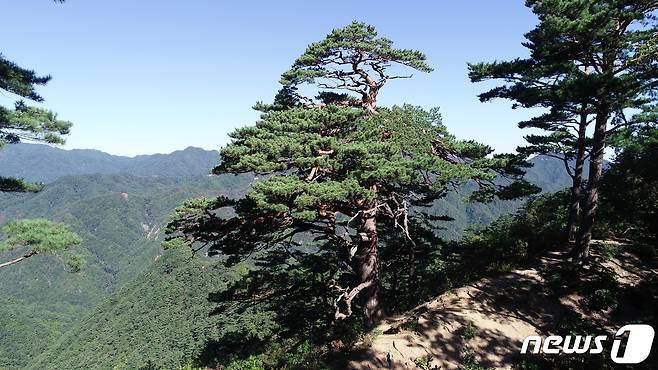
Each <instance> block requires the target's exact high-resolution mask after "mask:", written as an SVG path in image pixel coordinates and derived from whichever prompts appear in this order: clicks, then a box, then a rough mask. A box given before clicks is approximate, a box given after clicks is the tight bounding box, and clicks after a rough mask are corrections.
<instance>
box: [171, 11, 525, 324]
mask: <svg viewBox="0 0 658 370" xmlns="http://www.w3.org/2000/svg"><path fill="white" fill-rule="evenodd" d="M376 35H377V34H376V32H375V31H374V28H373V27H371V26H368V25H365V24H362V23H357V22H355V23H352V24H350V25H348V26H347V27H345V28H342V29H338V30H334V31H332V32H331V33H330V34H329V35H328V36H327V38H326V39H325V40H323V41H321V42H319V43H314V44H311V45H310V46H309V48H308V49H307V51H306V52H305V54H304V55H302V56H301V57H300V58H299V59H298V60H297V61H296V62H295V63H294V64H293V68H292V69H291V70H290V71H287V72H285V73H284V74H283V77H282V82H283V83H284V84H286V86H284V90H285V89H286V88H287V89H290V88H291V87H290V86H291V85H295V84H299V83H302V82H304V83H313V82H315V83H316V84H317V86H318V87H319V88H327V87H328V85H327V84H326V83H325V82H322V81H324V80H326V79H334V80H335V79H338V80H341V79H342V78H347V79H352V78H354V79H355V80H357V79H358V78H359V77H357V76H361V77H362V78H363V79H364V81H366V82H365V85H364V86H366V87H367V88H373V87H372V86H371V85H368V84H369V83H370V82H368V81H367V80H368V79H371V77H369V76H370V75H368V74H367V73H366V72H364V70H363V69H361V67H360V65H361V64H365V65H368V66H369V67H370V68H371V69H372V70H374V71H375V72H377V73H380V74H381V80H380V82H379V83H377V84H378V85H377V86H378V87H376V88H377V89H379V87H381V86H382V85H383V82H385V81H386V80H388V79H389V78H390V77H389V75H388V74H387V72H386V68H387V67H388V66H389V64H390V63H392V62H398V63H402V64H405V65H409V66H411V67H414V68H418V69H421V70H427V71H429V67H427V65H426V64H425V61H424V60H425V57H424V55H422V54H421V53H419V52H415V51H409V50H398V49H392V48H391V42H390V41H389V40H387V39H380V38H376V37H375V36H376ZM336 63H338V64H339V65H342V64H345V65H349V66H351V67H350V68H352V69H351V70H350V71H351V72H349V71H348V72H338V71H336V70H334V69H333V65H334V64H336ZM352 72H353V73H355V75H351V74H350V73H352ZM348 76H352V77H348ZM323 79H324V80H323ZM362 82H363V81H362ZM368 86H369V87H368ZM363 91H364V94H366V95H367V94H368V92H367V91H370V92H372V90H363ZM377 91H378V90H377ZM286 97H290V95H285V94H279V95H278V96H277V100H278V101H277V100H275V104H274V105H273V106H269V109H263V111H264V113H263V114H262V116H261V119H260V120H259V121H257V122H256V124H255V125H254V126H249V127H244V128H240V129H237V130H236V131H235V132H233V133H232V134H231V138H232V142H231V143H230V144H229V145H227V146H226V147H224V148H223V149H222V150H221V158H222V162H221V163H220V164H219V166H217V167H216V168H215V170H214V172H215V173H216V174H225V173H246V172H253V173H256V174H257V175H259V176H263V178H262V179H260V180H259V181H257V182H255V183H254V184H253V186H252V187H251V189H250V190H249V192H248V193H247V195H246V196H245V197H243V198H240V199H229V198H217V199H207V200H193V201H190V202H187V203H186V204H184V205H183V206H182V207H181V208H180V209H179V210H178V212H177V214H176V217H175V219H174V220H173V221H172V222H171V223H170V224H169V226H168V230H167V231H168V232H169V233H170V238H174V239H173V240H172V241H170V243H174V244H180V242H181V241H184V242H185V243H187V244H189V245H190V246H191V247H192V248H193V249H195V250H206V251H207V253H208V254H210V255H221V256H223V257H224V258H225V259H226V261H227V262H228V263H235V262H237V261H241V260H245V259H249V260H251V261H252V263H254V265H255V266H256V267H257V269H258V271H259V272H258V274H260V275H261V276H262V275H264V274H279V277H281V276H288V277H289V278H290V279H292V280H288V284H287V285H286V284H282V285H281V286H280V288H284V289H286V290H287V291H286V292H284V291H279V290H276V289H275V288H274V287H271V286H272V284H271V283H269V282H268V281H267V280H266V279H259V280H258V281H259V284H260V285H259V286H260V287H261V288H263V289H264V290H266V291H270V292H272V291H277V292H279V294H286V293H290V292H294V291H295V290H294V289H291V288H290V283H293V282H294V281H315V282H317V283H318V284H317V285H316V286H315V287H313V289H309V290H308V292H309V293H310V292H315V293H314V294H313V300H311V298H307V300H308V302H312V301H314V300H317V302H318V305H316V307H325V308H324V312H322V311H323V310H316V311H313V312H319V313H320V314H319V315H320V316H315V317H313V318H312V320H311V321H313V320H316V321H317V320H320V317H322V316H323V317H324V318H325V319H324V321H325V322H326V321H327V318H329V317H330V316H328V313H329V312H333V315H332V316H331V317H332V319H331V321H336V320H338V321H340V320H345V319H348V318H350V317H352V315H353V313H354V312H356V307H359V309H360V310H361V315H360V316H361V317H363V319H364V322H365V324H366V326H371V325H373V324H374V322H375V321H376V320H377V318H378V316H379V315H381V312H382V309H383V306H384V305H382V304H381V303H380V295H381V294H383V293H382V289H383V288H382V281H383V278H382V276H383V275H386V274H388V273H389V271H386V269H382V268H381V266H382V262H381V261H380V253H381V251H382V250H383V249H384V248H386V247H385V245H387V243H391V246H390V247H391V248H394V246H393V245H394V244H393V243H394V242H395V243H399V244H397V245H395V249H391V252H390V253H388V255H387V257H386V258H387V261H391V263H392V262H393V261H396V260H398V259H404V260H405V261H407V262H408V263H409V264H410V265H411V266H413V265H414V264H415V263H417V262H416V261H415V257H414V256H415V253H416V248H418V249H419V250H421V249H423V248H422V247H420V246H419V244H422V243H423V239H425V238H426V237H427V236H429V235H432V233H433V232H432V229H431V227H429V226H428V225H429V224H427V222H426V221H427V220H428V216H427V215H425V214H424V213H423V211H422V209H423V207H427V206H429V205H431V204H432V202H433V201H434V200H436V199H439V198H441V197H443V196H445V194H446V193H447V192H448V191H451V190H455V189H457V188H458V187H459V186H461V185H463V184H465V183H467V182H473V183H476V184H478V186H479V188H480V189H479V191H478V192H476V193H475V194H474V197H480V198H490V197H492V196H493V195H494V194H495V193H496V192H498V191H500V190H503V188H504V189H505V190H506V191H507V192H506V193H505V194H506V195H507V196H510V197H511V196H512V195H513V193H514V192H518V191H527V190H529V188H531V187H529V186H527V184H526V185H525V186H519V185H518V183H514V186H508V187H504V186H503V185H501V183H500V182H499V181H497V174H503V173H504V174H507V175H510V176H520V175H522V174H523V171H522V170H521V169H520V166H522V165H525V163H524V162H522V161H520V160H519V159H518V158H517V157H515V156H506V155H496V156H491V152H492V149H491V148H490V147H488V146H486V145H483V144H479V143H476V142H474V141H463V140H457V139H456V138H455V137H454V136H453V135H451V134H450V133H448V131H447V129H446V127H445V125H444V124H443V123H442V120H441V116H440V114H439V111H438V109H436V108H435V109H431V110H424V109H422V108H419V107H415V106H412V105H402V106H394V107H391V108H382V107H376V105H375V104H374V101H373V102H372V103H373V104H370V103H369V101H367V100H362V102H361V103H360V104H356V105H348V104H344V97H345V96H342V97H341V96H337V95H335V94H329V95H327V94H325V95H324V97H325V101H329V102H330V103H328V104H322V105H307V104H284V103H282V102H285V101H286V99H283V98H286ZM364 99H365V95H364ZM292 101H293V102H294V101H295V100H294V99H293V100H292ZM261 108H263V107H261ZM274 108H276V109H274ZM530 190H534V189H530ZM408 256H410V257H408ZM408 266H409V265H408ZM411 269H412V270H413V267H411ZM300 274H301V275H300ZM412 275H413V274H412ZM294 276H305V278H303V279H300V280H297V279H293V278H292V277H294ZM411 278H412V279H413V276H412V277H411ZM273 281H277V280H276V279H274V280H273ZM283 281H286V280H283ZM265 287H271V288H265ZM268 296H270V295H269V294H268ZM293 301H295V300H293Z"/></svg>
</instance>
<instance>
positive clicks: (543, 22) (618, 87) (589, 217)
mask: <svg viewBox="0 0 658 370" xmlns="http://www.w3.org/2000/svg"><path fill="white" fill-rule="evenodd" d="M526 4H527V6H529V7H530V8H531V9H532V11H533V12H534V13H535V14H537V16H538V17H539V24H538V25H537V26H536V27H535V29H533V30H532V31H530V32H529V33H528V34H526V38H527V40H528V41H527V42H526V43H524V45H525V46H526V47H528V48H529V49H530V51H531V56H530V57H529V58H527V59H523V60H519V59H517V60H514V61H511V62H502V63H499V62H494V63H489V64H476V65H471V66H470V68H471V74H470V76H471V79H472V80H473V81H480V80H484V79H491V78H498V79H503V80H505V81H507V82H508V84H507V85H504V86H500V87H497V88H495V89H492V90H490V91H489V92H486V93H484V94H482V95H481V99H482V100H488V99H491V98H495V97H500V98H509V99H512V100H515V101H516V102H517V103H518V104H519V105H521V106H525V107H537V106H541V107H546V108H548V109H549V113H547V114H545V115H542V116H539V117H536V118H534V119H532V120H530V121H528V122H523V123H521V124H520V126H521V127H535V128H541V129H544V130H547V131H548V132H549V133H548V134H547V135H543V136H537V135H530V136H528V137H527V138H528V141H529V142H530V144H531V145H530V146H529V147H525V148H521V151H523V152H526V153H541V154H546V153H548V151H549V150H557V151H559V152H561V156H562V158H563V159H564V160H565V164H566V161H567V160H569V159H574V160H575V163H576V165H575V168H574V170H573V171H570V169H569V168H568V167H567V171H570V175H572V177H573V185H572V198H571V206H570V215H569V220H570V221H569V235H570V239H574V234H575V229H576V228H575V225H576V221H577V220H578V213H579V212H578V210H579V198H580V188H581V183H582V172H583V164H584V162H585V160H586V159H587V154H586V151H587V148H588V147H591V149H590V150H589V151H590V155H589V157H590V163H591V165H590V172H589V175H588V177H587V192H586V197H585V201H584V207H583V208H584V210H583V215H582V222H581V224H580V228H579V230H578V235H577V243H576V246H575V247H574V253H573V254H574V255H575V256H576V257H577V258H579V259H582V258H586V257H587V256H588V255H589V243H590V240H591V237H592V228H593V225H594V215H595V213H596V206H597V203H598V184H599V181H600V178H601V174H602V170H603V155H604V150H605V146H606V137H607V136H608V135H609V134H610V133H611V132H613V131H615V130H618V129H619V128H622V127H628V126H633V125H640V124H643V123H645V122H646V118H647V117H649V115H647V114H636V115H634V116H633V117H631V118H630V119H627V115H628V114H632V113H629V112H632V111H633V110H641V111H645V112H646V111H652V110H654V109H655V106H654V105H653V102H654V101H653V99H654V97H655V92H656V77H657V76H658V68H657V65H656V61H657V58H656V55H657V54H658V53H657V51H656V46H655V45H656V38H657V37H658V31H657V29H656V17H655V14H654V13H655V11H656V9H658V3H656V2H655V1H651V0H605V1H598V0H529V1H527V2H526ZM590 117H591V118H590ZM591 123H594V130H593V131H594V132H593V137H592V139H591V141H590V140H588V139H587V138H586V133H587V128H588V126H589V125H590V124H591ZM570 130H571V131H572V132H569V131H570Z"/></svg>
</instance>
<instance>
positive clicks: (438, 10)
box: [0, 0, 536, 156]
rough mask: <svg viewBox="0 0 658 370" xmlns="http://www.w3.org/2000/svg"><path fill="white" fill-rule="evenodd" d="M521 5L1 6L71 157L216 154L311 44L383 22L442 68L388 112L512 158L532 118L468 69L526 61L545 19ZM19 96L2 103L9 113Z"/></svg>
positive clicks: (10, 53)
mask: <svg viewBox="0 0 658 370" xmlns="http://www.w3.org/2000/svg"><path fill="white" fill-rule="evenodd" d="M523 3H524V1H522V0H514V1H491V0H477V1H475V0H471V1H406V2H404V3H402V2H394V1H359V2H356V1H329V2H317V3H316V2H310V1H260V2H256V1H210V0H207V1H202V0H189V1H180V0H178V1H169V0H157V1H155V0H139V1H134V0H133V1H128V0H113V1H100V0H95V1H90V0H68V1H67V2H66V3H64V4H54V3H52V2H51V1H47V0H22V1H14V0H0V13H2V14H3V15H4V16H3V28H4V30H3V32H2V34H0V52H2V53H3V54H4V55H5V56H6V57H7V58H9V59H10V60H13V61H15V62H17V63H18V64H19V65H21V66H24V67H29V68H32V69H34V70H36V71H37V72H39V73H41V74H50V75H52V76H53V80H52V81H51V82H50V84H49V85H48V86H46V87H43V88H41V89H40V90H39V91H40V92H41V94H42V95H43V96H44V98H45V99H46V103H45V104H44V106H45V107H48V108H50V109H52V110H54V111H56V112H58V113H59V116H60V118H62V119H67V120H70V121H73V122H74V127H73V131H72V134H71V136H70V137H69V138H68V142H67V144H66V145H65V146H64V148H93V149H99V150H103V151H106V152H109V153H112V154H120V155H130V156H132V155H136V154H150V153H166V152H171V151H173V150H177V149H182V148H185V147H187V146H198V147H203V148H206V149H219V148H220V147H221V146H223V145H224V144H225V143H226V142H227V140H228V136H227V134H228V133H229V132H231V131H232V130H233V129H234V128H236V127H240V126H245V125H250V124H253V123H254V121H255V120H256V119H257V117H258V113H257V112H254V111H253V110H252V109H251V106H253V104H254V103H255V102H256V101H259V100H263V101H266V102H269V101H271V100H272V97H273V95H274V93H275V92H276V91H277V89H278V88H279V85H278V80H279V76H280V74H281V73H282V72H283V71H285V70H286V69H287V68H288V67H289V66H290V64H291V63H292V61H293V60H294V59H295V58H296V57H297V56H298V55H300V54H301V53H302V51H303V50H304V48H305V47H306V45H308V44H309V43H310V42H313V41H317V40H320V39H322V38H323V37H324V36H325V35H326V34H327V33H328V32H329V31H330V30H331V29H332V28H337V27H341V26H344V25H346V24H348V23H349V22H351V21H352V20H360V21H364V22H367V23H370V24H372V25H374V26H375V27H376V28H377V29H378V31H379V33H380V35H382V36H386V37H388V38H390V39H392V40H393V41H394V42H395V45H396V46H398V47H400V48H412V49H418V50H421V51H423V52H425V53H426V54H427V57H428V62H429V64H430V65H431V66H432V67H433V68H434V69H435V71H434V72H432V73H430V74H424V73H419V72H417V73H415V74H414V77H413V78H412V79H409V80H394V81H391V82H390V83H389V84H387V86H386V87H385V88H384V90H382V92H381V93H380V96H379V104H380V105H392V104H401V103H410V104H415V105H421V106H424V107H433V106H439V107H441V111H442V112H443V118H444V122H445V124H446V125H447V126H448V128H449V129H450V131H451V132H452V133H454V134H455V135H457V136H458V137H459V138H463V139H476V140H478V141H482V142H485V143H487V144H489V145H491V146H492V147H494V148H495V149H496V150H497V152H509V151H513V150H514V149H515V148H516V146H517V145H519V144H522V143H523V139H522V137H523V135H524V134H527V132H524V131H523V130H520V129H518V128H517V127H516V122H518V121H520V120H522V119H524V118H527V117H529V115H530V112H527V111H523V110H512V109H511V108H510V106H511V104H510V102H506V101H497V102H492V103H480V102H479V101H478V99H477V94H478V93H479V92H482V91H484V90H485V89H486V87H487V86H491V85H490V84H489V85H488V84H482V83H481V84H472V83H470V82H469V81H468V78H467V75H466V73H467V68H466V63H467V62H477V61H492V60H494V59H499V60H502V59H510V58H514V57H523V56H526V55H527V51H526V50H525V48H523V46H522V45H521V42H522V41H523V33H525V32H527V31H528V30H530V29H531V28H532V27H533V26H534V24H535V22H536V19H535V17H534V15H533V14H532V13H531V12H530V11H529V10H528V9H527V8H525V7H524V5H523ZM12 100H13V97H11V96H9V95H7V94H5V95H3V96H0V102H1V103H3V104H7V103H9V102H11V101H12Z"/></svg>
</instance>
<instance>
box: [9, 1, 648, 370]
mask: <svg viewBox="0 0 658 370" xmlns="http://www.w3.org/2000/svg"><path fill="white" fill-rule="evenodd" d="M60 6H61V5H60ZM526 6H527V7H528V8H529V10H530V11H531V12H532V13H533V14H534V16H535V17H536V19H537V23H536V25H535V26H534V28H532V29H531V30H529V31H528V32H527V33H525V34H524V35H523V36H524V40H525V41H524V43H523V46H524V48H525V49H526V50H527V52H528V54H527V56H519V57H517V58H514V59H510V60H502V61H501V60H495V61H465V62H468V75H467V76H464V77H465V78H468V79H469V80H470V81H471V82H472V83H474V86H477V87H478V88H481V90H480V93H479V95H478V96H477V98H479V100H480V101H481V102H482V103H486V102H489V101H491V100H496V99H501V100H503V101H506V102H509V103H511V106H512V108H513V109H517V108H518V109H523V110H527V111H528V112H530V114H531V115H532V117H530V118H528V119H525V120H523V121H521V122H510V123H509V124H510V125H517V126H518V128H519V129H521V130H526V131H527V132H528V134H527V135H526V136H525V137H524V138H525V142H526V143H525V144H524V145H522V146H519V147H518V148H517V149H516V151H515V152H513V153H498V152H496V151H495V150H494V149H493V148H492V147H491V146H489V145H488V144H487V143H480V142H477V141H475V140H470V139H464V138H458V137H457V136H455V135H454V134H452V133H451V132H449V130H448V125H447V124H446V122H444V118H443V116H442V114H441V113H440V111H439V108H437V107H424V106H418V105H414V96H413V95H411V96H407V97H406V98H405V99H406V100H405V101H397V102H396V103H395V104H393V105H390V106H385V105H383V104H381V103H380V101H381V99H380V98H381V96H384V95H386V94H387V92H388V91H389V90H391V89H394V88H395V87H393V84H392V83H391V82H392V81H394V80H397V81H396V82H395V84H396V85H395V86H397V85H401V84H404V83H405V81H406V80H408V79H410V78H423V76H424V75H425V74H427V73H432V71H433V69H434V68H440V61H432V60H429V59H428V58H427V56H426V55H425V54H424V53H423V52H422V51H419V50H415V49H407V48H400V47H398V43H397V42H394V41H393V40H391V39H389V38H386V37H384V36H382V35H380V33H379V32H378V31H377V30H376V28H375V26H373V25H370V24H367V23H364V22H360V21H353V22H351V23H349V24H347V25H343V26H342V27H340V28H335V29H333V30H331V31H330V32H329V33H328V34H327V35H326V36H324V37H323V38H322V37H318V41H316V42H313V43H311V44H309V45H308V46H307V47H306V49H304V50H303V52H302V53H301V55H299V56H298V57H297V58H296V59H294V60H292V61H291V65H290V68H289V69H288V70H285V71H282V74H281V75H280V80H279V83H280V86H279V90H278V92H277V93H276V94H275V96H273V97H272V99H271V102H257V103H256V104H255V105H254V107H253V109H255V110H256V111H257V112H258V113H259V118H258V119H257V121H256V122H255V123H253V124H251V125H247V126H242V127H239V128H237V129H235V130H234V131H233V132H232V133H230V135H229V136H230V140H229V142H228V143H227V144H226V145H224V146H223V147H222V148H221V149H220V150H219V152H214V151H205V150H202V149H197V148H192V147H190V148H188V149H185V150H182V151H177V152H174V153H171V154H167V155H163V154H160V155H143V156H137V157H130V158H129V157H119V156H112V155H109V154H106V153H103V152H100V151H94V150H70V151H69V150H62V149H59V148H55V147H53V145H59V144H63V143H64V140H65V138H66V137H67V136H68V135H69V134H70V131H71V130H72V123H71V122H68V121H65V120H60V119H59V118H58V116H57V114H56V113H54V112H52V111H50V110H48V109H46V108H43V105H42V104H41V103H42V102H43V100H44V99H43V98H42V97H41V96H40V95H39V94H38V92H37V87H38V86H40V85H45V84H46V83H48V82H49V80H50V77H49V76H40V75H39V74H37V73H36V72H34V71H32V70H29V69H25V68H23V67H21V66H19V65H18V64H16V63H14V62H13V61H11V60H9V59H6V58H5V57H4V56H3V55H0V89H1V90H2V91H3V92H7V93H9V94H12V96H16V97H17V99H18V100H17V101H16V103H15V105H14V107H3V106H0V149H2V151H0V175H2V176H3V177H0V257H1V258H0V291H2V293H3V294H2V296H1V298H0V302H1V305H0V327H1V328H2V335H0V344H2V346H1V348H0V368H7V369H22V368H30V369H190V370H192V369H232V370H237V369H343V368H350V369H372V368H400V369H402V368H418V369H428V370H429V369H443V368H460V369H486V368H518V369H562V368H573V369H580V368H592V369H608V368H610V369H612V368H629V367H632V368H647V369H651V368H656V365H657V364H658V354H656V353H657V352H656V350H655V347H656V344H655V343H653V344H652V342H651V341H648V342H647V347H646V351H645V352H646V353H641V354H637V353H639V352H637V351H636V352H635V353H636V357H637V360H636V361H635V362H631V363H629V362H626V364H629V365H623V364H625V363H624V362H623V359H622V358H623V357H624V354H621V353H620V352H619V342H618V341H615V344H614V345H611V343H612V339H610V338H616V337H617V336H621V335H622V333H621V332H619V333H618V332H617V330H618V329H619V328H622V327H624V325H628V324H641V325H643V327H645V328H646V327H648V328H651V327H653V328H655V327H656V326H657V325H658V308H657V307H658V254H657V252H656V248H657V247H658V221H657V220H658V201H656V199H657V198H658V168H656V163H657V162H654V161H658V102H657V101H656V98H657V97H658V3H657V2H656V1H652V0H528V1H526ZM318 36H319V35H318ZM406 42H408V40H407V41H406ZM406 42H405V43H406ZM401 46H404V47H406V46H415V47H418V48H422V47H423V45H422V43H419V44H417V45H401ZM300 47H303V45H300ZM273 77H275V76H273ZM25 100H27V101H29V102H30V103H26V102H25ZM33 103H34V104H33ZM437 103H440V102H437ZM245 109H248V107H245ZM80 124H84V123H80ZM37 143H41V144H37ZM44 144H48V145H44ZM651 333H652V334H651V337H650V338H651V340H653V333H654V331H653V329H651ZM601 335H605V336H606V338H608V341H607V342H605V343H604V345H603V346H602V348H601V350H598V351H597V350H591V349H590V344H591V345H592V346H593V345H594V341H593V340H592V343H590V340H591V339H592V338H594V337H597V338H598V336H601ZM531 336H538V337H541V338H554V337H555V336H567V337H566V338H567V339H565V342H564V348H565V350H564V351H563V353H559V352H560V351H559V350H556V351H553V353H551V351H550V350H548V349H549V348H548V346H547V343H549V340H548V339H546V341H545V342H544V345H543V346H542V347H541V348H540V350H538V351H534V352H533V353H524V350H522V349H521V347H522V346H523V347H524V348H525V347H526V345H527V343H525V340H526V338H529V337H531ZM632 336H633V334H628V335H627V337H628V338H629V339H627V341H626V343H625V344H624V345H623V348H625V352H624V353H626V354H627V355H628V354H629V353H632V352H633V351H632V350H631V344H634V345H636V346H639V344H638V342H637V341H632V340H631V337H632ZM558 339H559V341H558V342H557V343H556V345H557V346H558V347H559V345H560V343H561V341H562V337H558ZM571 339H573V340H574V341H575V342H572V343H575V344H573V345H574V346H575V347H579V346H580V343H581V339H583V340H584V341H585V342H584V343H585V344H583V345H584V347H582V350H580V349H579V350H571V351H569V350H568V349H567V347H569V344H568V343H569V341H570V340H571ZM647 339H648V337H645V342H646V341H647ZM549 344H550V343H549ZM537 348H539V347H537ZM652 349H654V350H653V351H652ZM640 357H641V358H640ZM622 366H629V367H622Z"/></svg>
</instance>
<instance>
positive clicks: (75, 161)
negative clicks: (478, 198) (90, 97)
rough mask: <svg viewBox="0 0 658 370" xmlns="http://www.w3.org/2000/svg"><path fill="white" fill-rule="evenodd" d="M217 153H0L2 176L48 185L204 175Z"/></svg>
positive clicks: (41, 148) (32, 149) (28, 148)
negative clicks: (79, 179)
mask: <svg viewBox="0 0 658 370" xmlns="http://www.w3.org/2000/svg"><path fill="white" fill-rule="evenodd" d="M218 159H219V153H218V152H216V151H210V150H203V149H200V148H194V147H189V148H186V149H184V150H178V151H175V152H173V153H170V154H153V155H138V156H136V157H122V156H116V155H111V154H107V153H104V152H101V151H99V150H92V149H73V150H63V149H59V148H55V147H52V146H48V145H43V144H26V143H19V144H15V145H9V146H7V147H6V148H4V149H3V150H2V151H0V173H1V174H2V176H9V177H18V178H24V179H25V180H27V181H38V182H46V183H47V182H51V181H53V180H55V179H57V178H59V177H62V176H66V175H84V174H110V173H128V174H132V175H135V176H172V177H175V176H195V175H205V174H208V173H209V172H210V169H211V168H212V167H214V166H215V165H216V164H217V161H218Z"/></svg>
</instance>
